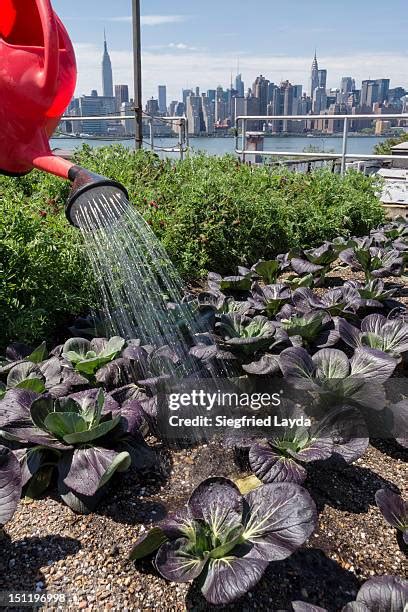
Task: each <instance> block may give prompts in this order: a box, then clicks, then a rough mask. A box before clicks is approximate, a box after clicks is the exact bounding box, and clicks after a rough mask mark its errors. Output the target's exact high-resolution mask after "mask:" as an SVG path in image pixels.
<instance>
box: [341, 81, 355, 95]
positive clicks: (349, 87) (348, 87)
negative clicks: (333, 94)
mask: <svg viewBox="0 0 408 612" xmlns="http://www.w3.org/2000/svg"><path fill="white" fill-rule="evenodd" d="M355 85H356V84H355V82H354V79H353V78H352V77H343V78H342V79H341V86H340V91H341V93H342V94H349V93H350V92H352V91H353V89H355V88H356V87H355Z"/></svg>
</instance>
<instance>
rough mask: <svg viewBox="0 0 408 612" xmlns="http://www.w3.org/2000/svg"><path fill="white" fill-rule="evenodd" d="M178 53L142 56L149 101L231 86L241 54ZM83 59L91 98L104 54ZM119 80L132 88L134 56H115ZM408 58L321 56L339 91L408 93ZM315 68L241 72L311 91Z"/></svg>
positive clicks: (292, 64) (262, 65) (291, 60)
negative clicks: (374, 85)
mask: <svg viewBox="0 0 408 612" xmlns="http://www.w3.org/2000/svg"><path fill="white" fill-rule="evenodd" d="M173 44H174V47H170V48H167V49H166V48H163V49H162V50H156V51H155V50H152V49H145V51H144V53H143V89H144V99H146V98H148V97H150V96H152V95H153V96H157V85H158V84H159V83H166V84H167V87H168V98H169V99H174V100H175V99H180V96H181V89H183V88H190V87H193V86H194V87H195V86H196V85H199V86H200V87H201V88H202V89H203V90H206V89H210V88H211V89H212V88H214V87H216V86H217V85H219V84H222V85H224V86H225V87H226V86H228V84H229V81H230V71H231V68H233V69H234V70H235V68H234V67H235V66H236V64H237V53H224V54H215V53H212V52H209V51H205V50H198V51H196V52H194V53H192V52H190V50H187V49H184V48H183V47H180V46H178V45H180V44H181V45H183V44H184V43H173ZM75 47H76V51H77V59H78V71H79V80H78V87H77V92H78V93H79V94H82V93H84V92H86V93H89V92H90V90H91V89H93V88H95V87H96V88H97V89H99V90H100V89H101V83H100V82H101V76H100V73H101V67H100V66H101V60H102V56H101V50H100V48H98V47H97V46H95V45H91V44H83V43H82V44H77V45H75ZM111 57H112V64H113V70H114V80H115V82H116V83H128V84H129V85H130V86H132V83H133V75H132V73H133V69H132V53H131V51H112V52H111ZM407 59H408V54H406V53H405V54H404V53H396V52H395V53H354V54H350V55H343V56H340V55H337V56H322V57H319V64H320V66H321V67H322V68H327V70H328V86H329V87H338V86H339V84H340V79H341V77H342V76H344V75H349V74H351V75H352V76H354V77H355V78H356V79H357V82H361V80H362V79H368V78H390V79H391V86H392V87H396V86H399V85H400V86H402V87H405V88H407V89H408V77H407V73H406V65H407ZM310 67H311V58H310V57H301V56H283V55H270V56H256V55H248V54H241V55H240V72H242V75H243V79H244V81H245V83H246V87H248V86H250V85H251V84H252V82H253V81H254V79H255V77H256V76H257V75H258V74H261V73H262V74H264V75H265V76H266V77H267V78H269V79H270V80H271V81H274V82H275V83H279V82H280V81H281V80H283V79H286V78H287V79H289V80H290V81H291V82H292V83H294V84H297V83H302V84H303V85H304V87H305V89H306V90H307V89H308V87H309V75H310Z"/></svg>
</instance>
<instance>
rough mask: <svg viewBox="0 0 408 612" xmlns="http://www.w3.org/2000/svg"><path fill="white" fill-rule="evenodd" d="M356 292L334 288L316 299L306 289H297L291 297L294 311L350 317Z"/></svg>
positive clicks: (353, 310)
mask: <svg viewBox="0 0 408 612" xmlns="http://www.w3.org/2000/svg"><path fill="white" fill-rule="evenodd" d="M355 297H356V292H355V291H352V290H351V289H350V288H344V287H336V288H334V289H329V290H328V291H326V292H325V293H324V295H322V296H321V297H318V296H317V295H315V293H314V292H313V291H312V290H311V289H308V288H303V287H302V288H299V289H297V290H296V291H295V292H294V293H293V296H292V300H293V304H294V306H295V308H296V310H297V311H298V312H300V313H303V314H306V313H309V312H313V311H318V310H321V311H325V312H327V313H328V314H330V315H331V316H332V317H336V316H341V315H343V316H352V315H354V313H355V305H354V301H355Z"/></svg>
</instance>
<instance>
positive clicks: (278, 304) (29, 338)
mask: <svg viewBox="0 0 408 612" xmlns="http://www.w3.org/2000/svg"><path fill="white" fill-rule="evenodd" d="M76 155H77V161H78V163H81V165H83V166H86V167H88V168H89V169H90V170H94V171H97V172H99V173H101V174H104V175H107V176H110V177H112V178H113V179H116V180H118V181H120V182H122V183H123V184H125V185H126V186H127V187H128V188H129V192H130V199H131V201H132V203H133V205H134V206H135V207H136V209H137V210H138V211H139V212H140V213H141V214H142V215H143V216H144V218H145V219H146V221H147V222H148V224H149V225H150V226H151V228H152V229H153V231H154V232H155V234H156V235H157V237H158V238H159V239H160V241H161V242H162V244H163V245H164V246H165V248H166V250H167V252H168V253H169V256H170V258H171V259H172V261H173V263H174V264H175V266H176V268H177V270H178V271H179V273H180V274H181V275H182V277H183V279H184V281H185V294H184V297H183V299H182V301H181V302H180V303H178V304H174V303H172V304H169V305H168V307H169V310H171V312H172V313H173V314H174V313H175V315H174V316H176V320H177V322H178V324H179V326H180V330H181V331H180V334H181V336H182V337H183V338H184V339H185V343H183V344H180V346H163V345H155V344H154V342H153V343H151V344H146V343H144V342H143V341H142V340H141V339H140V338H139V337H137V336H135V337H127V338H122V337H119V336H113V337H106V335H105V333H106V332H105V330H106V321H104V319H103V316H102V315H101V312H100V310H99V308H100V303H99V299H100V298H99V294H98V286H97V282H96V280H95V279H94V278H93V276H92V274H91V271H90V269H89V264H88V260H87V257H86V256H87V253H85V252H84V244H83V243H82V241H81V235H80V233H79V232H77V231H76V230H74V229H73V228H71V227H69V226H68V225H67V223H66V221H65V218H64V213H63V206H64V200H65V198H66V195H67V186H66V184H64V183H63V182H61V181H59V180H58V179H54V178H52V177H44V176H43V175H40V174H37V173H32V174H31V175H28V176H26V177H23V178H20V179H18V180H16V179H10V178H4V177H2V178H0V212H1V214H0V219H1V220H0V265H1V273H2V274H1V287H0V312H1V313H2V321H3V325H2V330H3V331H2V338H1V340H0V345H1V347H2V349H1V354H2V358H1V361H0V534H1V535H0V537H1V540H0V541H1V543H2V546H3V548H4V552H3V555H1V558H0V590H12V591H27V592H33V591H36V592H37V593H38V594H39V595H40V596H41V595H42V596H45V595H50V594H52V593H56V594H61V593H67V597H69V598H70V601H69V602H68V603H70V605H72V606H75V607H76V608H79V609H105V606H112V605H114V606H116V607H117V608H118V609H119V608H120V609H154V608H156V609H160V606H161V605H162V602H164V601H165V602H166V605H167V606H169V607H168V609H174V610H203V611H204V610H208V609H210V610H211V609H217V610H236V611H238V610H239V611H242V610H261V609H262V610H265V609H267V610H289V611H293V612H307V611H315V612H316V611H318V610H323V611H324V610H328V611H343V612H349V611H351V610H364V611H371V612H378V611H384V612H388V610H393V611H394V612H404V611H405V609H406V606H407V604H408V583H407V580H406V575H407V567H408V566H407V550H408V549H407V546H408V507H407V503H408V502H407V499H408V489H407V479H406V461H407V458H408V455H407V449H408V437H407V436H408V433H407V419H408V385H407V384H406V379H407V354H408V309H407V304H408V298H407V295H408V294H407V282H406V265H407V262H408V225H407V224H406V222H405V221H404V220H398V221H395V222H389V221H387V220H386V219H385V216H384V211H383V209H382V207H381V205H380V203H379V201H378V199H377V197H376V192H377V190H378V185H377V183H376V179H373V178H368V177H365V176H363V175H362V174H359V173H357V172H348V173H347V174H346V175H345V177H340V176H338V175H335V174H332V173H330V172H328V171H325V170H321V171H317V172H314V173H312V174H304V175H302V174H295V173H290V172H288V171H285V170H281V169H271V168H255V167H251V166H246V165H241V164H239V163H237V161H236V160H235V159H234V158H232V157H225V158H209V157H206V156H198V157H194V158H190V159H187V160H185V161H183V162H175V163H174V162H170V161H161V160H159V159H158V158H157V157H156V156H154V155H152V154H149V153H145V152H141V153H138V154H134V153H131V152H128V151H126V150H124V149H122V148H120V147H109V148H106V149H100V150H92V149H90V148H88V147H84V149H82V150H81V151H79V152H77V154H76ZM191 321H193V322H194V329H193V327H192V326H191ZM180 364H189V366H190V365H191V368H192V371H193V372H199V373H200V378H199V382H198V380H197V379H194V380H193V387H194V388H195V386H198V387H199V386H200V385H201V384H204V383H205V384H208V385H209V388H210V389H214V385H215V388H217V389H218V387H219V386H221V385H225V386H226V389H227V390H230V389H231V388H233V389H234V390H236V391H237V392H239V393H240V395H239V397H240V398H241V397H242V396H243V395H248V396H250V397H251V398H252V400H253V399H254V398H255V399H256V400H257V401H260V397H259V396H260V395H262V393H265V392H267V391H268V392H269V393H270V392H271V390H274V391H275V393H274V394H273V395H270V398H272V399H271V401H269V403H268V402H267V404H266V405H262V406H258V407H255V408H253V410H252V415H256V416H259V417H261V416H263V417H266V416H270V415H273V423H272V424H271V425H268V426H266V427H265V426H263V427H259V426H257V427H255V428H254V427H245V426H243V424H244V423H245V421H242V420H241V421H240V419H242V418H244V417H245V416H248V415H249V414H251V409H250V408H248V406H247V407H246V409H245V405H243V404H241V403H240V402H241V400H239V401H238V403H237V404H234V405H233V409H232V410H230V412H229V413H228V415H227V416H228V418H230V419H231V420H228V419H227V423H226V424H224V426H223V427H220V428H219V429H218V430H217V432H216V433H214V432H209V431H208V430H207V429H206V424H205V423H204V422H203V421H200V422H199V425H197V427H196V429H195V434H196V435H195V439H194V440H191V439H175V438H173V437H172V436H171V435H169V430H168V428H167V429H166V427H164V426H163V423H164V421H166V420H167V421H168V415H169V413H170V412H171V411H173V410H174V408H172V407H169V406H170V404H168V403H166V402H167V401H168V397H169V393H170V391H169V389H171V387H169V385H170V381H172V379H173V377H174V372H175V371H177V368H178V366H179V365H180ZM203 381H204V382H203ZM179 382H182V383H185V382H186V381H179ZM223 388H224V387H223ZM190 390H191V387H190ZM179 395H180V394H179ZM276 396H278V400H279V401H277V402H276V403H275V400H276ZM179 399H180V398H179ZM186 406H187V407H188V408H189V409H190V408H191V405H190V404H187V405H186ZM217 408H222V406H217ZM209 412H210V411H208V414H209ZM178 413H180V410H179V411H178ZM174 414H175V415H176V414H177V411H176V410H174ZM215 414H216V408H214V415H215ZM192 416H193V413H192ZM224 416H225V414H224ZM275 417H276V420H275ZM214 418H215V417H214ZM239 423H240V424H241V425H239ZM5 581H7V584H6V582H5ZM42 601H43V602H44V601H46V600H42Z"/></svg>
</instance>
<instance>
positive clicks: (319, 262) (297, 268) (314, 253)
mask: <svg viewBox="0 0 408 612" xmlns="http://www.w3.org/2000/svg"><path fill="white" fill-rule="evenodd" d="M338 256H339V246H338V245H335V244H333V243H331V242H325V243H324V244H322V245H321V246H320V247H318V248H317V249H309V250H306V251H301V252H300V255H299V256H298V257H294V258H293V259H291V262H290V263H291V267H292V270H294V272H296V273H297V274H299V275H300V276H305V275H309V274H311V275H312V277H313V278H314V279H316V280H317V281H318V282H321V281H322V280H323V279H324V276H325V275H326V274H327V272H328V271H329V269H330V266H331V265H332V263H334V262H335V261H336V260H337V259H338Z"/></svg>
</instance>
